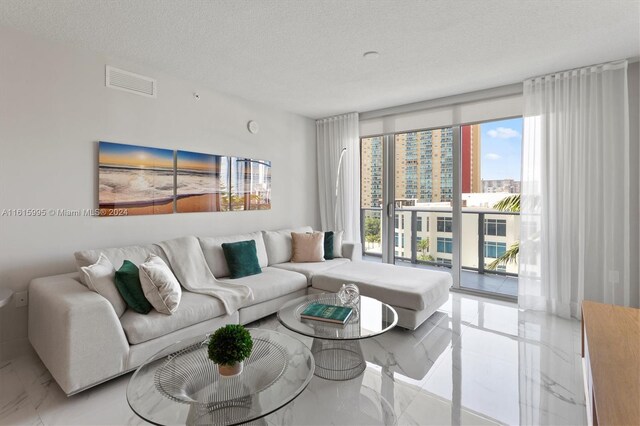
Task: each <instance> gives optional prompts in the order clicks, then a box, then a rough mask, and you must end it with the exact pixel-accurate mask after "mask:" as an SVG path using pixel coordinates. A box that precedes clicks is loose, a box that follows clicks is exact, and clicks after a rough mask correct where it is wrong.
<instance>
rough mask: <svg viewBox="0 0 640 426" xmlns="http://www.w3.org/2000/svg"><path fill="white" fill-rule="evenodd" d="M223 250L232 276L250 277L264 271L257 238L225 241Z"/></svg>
mask: <svg viewBox="0 0 640 426" xmlns="http://www.w3.org/2000/svg"><path fill="white" fill-rule="evenodd" d="M222 251H223V252H224V258H225V259H226V260H227V266H228V267H229V273H230V276H231V278H234V279H235V278H242V277H248V276H249V275H256V274H259V273H260V272H262V269H261V268H260V263H259V262H258V252H257V250H256V242H255V240H248V241H238V242H237V243H223V244H222Z"/></svg>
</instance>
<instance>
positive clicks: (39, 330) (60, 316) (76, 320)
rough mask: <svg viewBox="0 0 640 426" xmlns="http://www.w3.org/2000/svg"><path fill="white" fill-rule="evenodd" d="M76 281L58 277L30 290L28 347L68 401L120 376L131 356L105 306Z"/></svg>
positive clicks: (39, 280)
mask: <svg viewBox="0 0 640 426" xmlns="http://www.w3.org/2000/svg"><path fill="white" fill-rule="evenodd" d="M77 277H78V274H77V273H72V274H64V275H56V276H52V277H45V278H36V279H34V280H32V281H31V283H30V284H29V341H30V342H31V344H32V345H33V347H34V349H35V350H36V352H37V353H38V355H39V356H40V358H41V359H42V361H43V362H44V364H45V365H46V367H47V368H48V369H49V371H50V372H51V375H52V376H53V377H54V378H55V379H56V382H58V384H59V385H60V387H61V388H62V390H63V391H64V392H65V393H66V394H67V395H69V394H72V393H75V392H78V391H80V390H82V389H83V388H86V387H88V386H91V385H93V384H96V383H99V382H101V381H103V380H105V379H107V378H110V377H113V376H115V375H117V374H120V373H122V372H123V371H124V368H125V363H126V359H127V356H128V354H129V343H128V342H127V339H126V337H125V334H124V331H123V330H122V326H121V325H120V320H119V319H118V316H117V315H116V313H115V311H114V309H113V307H112V306H111V304H110V303H109V301H108V300H107V299H105V298H104V297H102V296H101V295H99V294H98V293H95V292H93V291H91V290H89V289H88V288H86V287H85V286H84V285H82V284H81V283H80V282H79V281H78V280H77Z"/></svg>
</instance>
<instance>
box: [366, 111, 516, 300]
mask: <svg viewBox="0 0 640 426" xmlns="http://www.w3.org/2000/svg"><path fill="white" fill-rule="evenodd" d="M521 134H522V120H521V119H519V118H518V119H512V120H500V121H495V122H488V123H479V124H470V125H463V126H450V127H442V128H434V129H425V130H417V131H411V132H403V133H396V134H390V135H380V136H374V137H368V138H362V140H361V161H362V163H361V176H362V182H361V215H362V230H361V231H362V232H361V233H362V243H363V254H364V258H365V260H368V261H377V262H381V261H386V262H388V263H395V264H396V265H401V266H407V267H418V268H431V269H439V270H442V271H448V272H450V273H451V274H452V275H453V279H454V287H456V288H461V289H465V290H469V291H479V292H489V293H495V294H501V295H505V296H507V297H510V296H511V297H513V296H515V295H516V294H517V279H516V277H517V241H518V237H519V215H518V211H517V208H515V207H514V205H513V203H514V202H515V201H519V199H518V200H516V198H517V197H516V196H518V194H519V184H520V172H519V171H520V137H521V136H520V135H521ZM483 143H484V144H483ZM501 201H502V204H500V205H498V203H499V202H501ZM509 202H511V203H512V204H509ZM505 206H506V207H505ZM514 249H515V251H514Z"/></svg>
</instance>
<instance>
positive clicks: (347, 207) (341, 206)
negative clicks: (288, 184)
mask: <svg viewBox="0 0 640 426" xmlns="http://www.w3.org/2000/svg"><path fill="white" fill-rule="evenodd" d="M359 133H360V132H359V127H358V114H357V113H350V114H344V115H339V116H336V117H329V118H324V119H321V120H317V121H316V143H317V146H318V186H319V190H320V220H321V222H322V229H323V230H325V231H344V237H343V239H344V240H345V241H360V210H359V202H360V145H359ZM344 148H346V151H345V152H344V156H343V159H342V165H341V171H340V175H339V176H338V163H339V162H340V155H341V154H342V151H343V149H344ZM336 182H338V194H337V197H336Z"/></svg>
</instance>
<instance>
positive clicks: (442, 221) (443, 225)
mask: <svg viewBox="0 0 640 426" xmlns="http://www.w3.org/2000/svg"><path fill="white" fill-rule="evenodd" d="M451 220H452V219H451V218H450V217H443V216H438V232H451V229H452V224H453V222H452V221H451Z"/></svg>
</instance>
